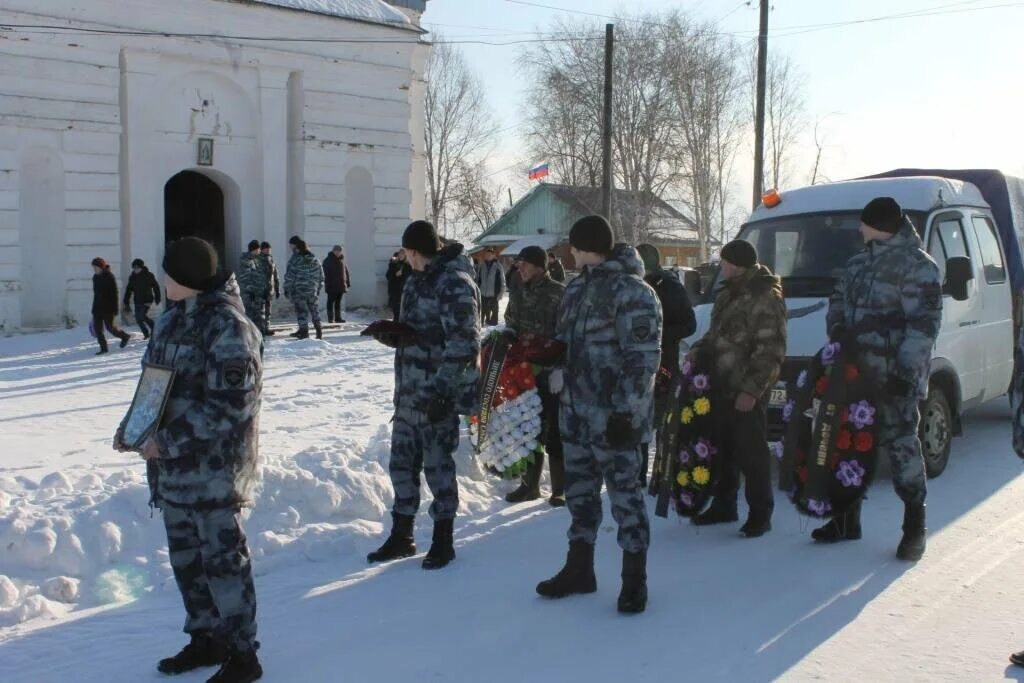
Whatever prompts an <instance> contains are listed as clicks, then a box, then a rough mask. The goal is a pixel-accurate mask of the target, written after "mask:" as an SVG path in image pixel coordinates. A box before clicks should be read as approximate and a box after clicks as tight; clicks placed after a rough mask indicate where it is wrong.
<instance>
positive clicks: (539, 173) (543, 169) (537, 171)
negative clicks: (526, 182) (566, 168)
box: [530, 164, 548, 180]
mask: <svg viewBox="0 0 1024 683" xmlns="http://www.w3.org/2000/svg"><path fill="white" fill-rule="evenodd" d="M547 176H548V165H547V164H541V165H540V166H538V167H537V168H531V169H530V180H540V179H541V178H544V177H547Z"/></svg>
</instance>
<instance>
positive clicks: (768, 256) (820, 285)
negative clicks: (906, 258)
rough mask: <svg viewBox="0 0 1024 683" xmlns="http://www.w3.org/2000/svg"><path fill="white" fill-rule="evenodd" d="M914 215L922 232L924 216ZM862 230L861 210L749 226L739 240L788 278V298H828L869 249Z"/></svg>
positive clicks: (783, 218) (785, 287) (785, 285)
mask: <svg viewBox="0 0 1024 683" xmlns="http://www.w3.org/2000/svg"><path fill="white" fill-rule="evenodd" d="M908 215H909V217H910V219H911V222H912V223H914V225H915V227H917V228H918V230H919V231H920V226H921V225H923V216H918V215H914V214H911V213H910V212H908ZM859 228H860V212H859V211H849V212H837V213H828V214H805V215H798V216H781V217H779V218H772V219H769V220H764V221H758V222H756V223H748V224H746V225H745V226H743V229H742V230H740V233H739V238H740V239H745V240H747V241H748V242H750V243H751V244H753V245H754V247H756V248H757V254H758V260H759V261H760V262H761V263H763V264H764V265H766V266H768V267H769V268H771V269H772V272H774V273H775V274H776V275H778V276H779V277H781V278H782V286H783V291H784V292H785V294H786V297H787V298H790V297H826V296H829V295H831V294H832V290H833V289H834V288H835V283H836V279H837V278H838V277H839V275H840V274H841V273H842V271H843V268H844V267H845V266H846V262H847V261H849V260H850V257H851V256H853V255H854V254H855V253H857V251H859V250H860V249H861V248H862V247H863V246H864V242H863V240H862V238H861V235H860V231H859ZM715 285H716V288H717V285H718V278H717V277H716V282H715Z"/></svg>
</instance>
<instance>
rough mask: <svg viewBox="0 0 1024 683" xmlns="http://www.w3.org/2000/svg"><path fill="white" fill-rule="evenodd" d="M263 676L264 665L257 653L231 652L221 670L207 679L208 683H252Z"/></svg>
mask: <svg viewBox="0 0 1024 683" xmlns="http://www.w3.org/2000/svg"><path fill="white" fill-rule="evenodd" d="M261 678H263V667H262V666H260V660H259V659H258V658H257V657H256V653H255V652H252V651H249V652H237V651H235V652H231V653H229V655H228V658H227V659H226V660H225V661H224V663H223V664H221V667H220V671H218V672H217V673H215V674H214V675H213V676H211V677H210V678H208V679H207V681H206V683H252V681H258V680H259V679H261Z"/></svg>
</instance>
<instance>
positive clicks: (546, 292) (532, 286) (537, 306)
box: [505, 275, 565, 339]
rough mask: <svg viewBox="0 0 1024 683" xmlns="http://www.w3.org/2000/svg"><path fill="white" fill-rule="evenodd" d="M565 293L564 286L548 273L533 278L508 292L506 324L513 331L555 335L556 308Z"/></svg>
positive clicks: (543, 335) (556, 323) (550, 336)
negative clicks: (509, 294)
mask: <svg viewBox="0 0 1024 683" xmlns="http://www.w3.org/2000/svg"><path fill="white" fill-rule="evenodd" d="M564 296H565V285H563V284H560V283H558V282H555V281H554V280H552V279H551V277H549V276H548V275H544V276H543V277H538V278H534V279H533V280H531V281H530V282H527V283H524V284H523V286H522V287H517V288H516V289H514V290H513V291H512V293H511V296H510V297H509V301H508V308H507V309H505V324H506V325H508V326H509V327H511V328H512V329H513V330H515V331H516V332H530V333H532V334H537V335H540V336H542V337H549V338H552V339H553V338H554V337H555V332H556V330H557V327H558V309H559V307H560V306H561V305H562V298H563V297H564Z"/></svg>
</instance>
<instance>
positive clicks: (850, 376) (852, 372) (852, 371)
mask: <svg viewBox="0 0 1024 683" xmlns="http://www.w3.org/2000/svg"><path fill="white" fill-rule="evenodd" d="M858 377H860V370H858V369H857V366H856V365H847V366H846V380H847V381H848V382H852V381H853V380H855V379H857V378H858Z"/></svg>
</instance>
